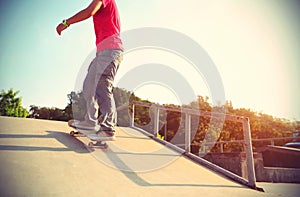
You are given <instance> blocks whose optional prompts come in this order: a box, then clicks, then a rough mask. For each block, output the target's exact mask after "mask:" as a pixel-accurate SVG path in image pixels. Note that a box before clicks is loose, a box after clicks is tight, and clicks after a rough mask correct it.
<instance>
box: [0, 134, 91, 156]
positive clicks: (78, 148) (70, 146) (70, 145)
mask: <svg viewBox="0 0 300 197" xmlns="http://www.w3.org/2000/svg"><path fill="white" fill-rule="evenodd" d="M46 132H47V133H48V134H47V135H26V134H0V139H1V138H2V139H3V138H12V139H37V138H40V139H46V138H52V139H56V140H57V141H59V142H60V143H61V144H63V145H65V146H66V147H65V148H56V147H35V146H18V145H0V150H12V151H58V152H63V151H73V152H77V153H89V151H88V150H87V149H86V147H85V145H84V144H83V143H82V142H81V141H80V140H78V139H77V138H75V137H72V136H70V135H69V134H67V133H62V132H59V131H46Z"/></svg>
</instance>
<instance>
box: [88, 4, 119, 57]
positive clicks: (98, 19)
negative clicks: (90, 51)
mask: <svg viewBox="0 0 300 197" xmlns="http://www.w3.org/2000/svg"><path fill="white" fill-rule="evenodd" d="M93 21H94V29H95V34H96V45H97V52H99V51H101V50H105V49H121V50H123V47H122V40H121V38H120V26H121V25H120V16H119V12H118V8H117V5H116V2H115V0H102V6H101V8H100V9H99V10H98V12H97V13H96V14H95V15H94V16H93Z"/></svg>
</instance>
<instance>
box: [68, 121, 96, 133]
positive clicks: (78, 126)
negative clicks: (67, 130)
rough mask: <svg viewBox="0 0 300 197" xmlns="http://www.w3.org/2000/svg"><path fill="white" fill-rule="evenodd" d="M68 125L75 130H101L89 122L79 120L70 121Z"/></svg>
mask: <svg viewBox="0 0 300 197" xmlns="http://www.w3.org/2000/svg"><path fill="white" fill-rule="evenodd" d="M68 125H69V126H70V127H73V128H75V129H82V130H94V131H97V130H98V129H99V125H96V126H95V125H91V124H89V123H88V122H87V121H79V120H69V122H68Z"/></svg>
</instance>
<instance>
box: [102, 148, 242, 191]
mask: <svg viewBox="0 0 300 197" xmlns="http://www.w3.org/2000/svg"><path fill="white" fill-rule="evenodd" d="M118 154H120V153H109V154H107V157H108V158H109V160H111V162H112V163H113V164H114V165H115V167H116V168H117V169H120V171H121V172H122V173H123V174H124V176H126V177H127V178H128V179H129V180H131V181H132V182H133V183H135V184H137V185H139V186H143V187H209V188H240V189H245V188H246V187H244V186H242V185H240V186H239V185H237V186H233V185H209V184H188V183H187V184H184V183H178V184H176V183H170V184H165V183H164V184H159V183H155V184H154V183H149V182H148V181H146V180H144V179H143V178H141V177H140V176H139V175H138V173H136V172H134V171H133V170H132V169H131V168H130V167H129V166H128V165H127V164H126V163H125V162H124V161H122V159H121V158H120V157H118ZM162 156H163V155H162ZM172 156H174V155H172ZM121 169H122V170H121Z"/></svg>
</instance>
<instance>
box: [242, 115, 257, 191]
mask: <svg viewBox="0 0 300 197" xmlns="http://www.w3.org/2000/svg"><path fill="white" fill-rule="evenodd" d="M243 130H244V137H245V151H246V162H247V171H248V180H249V186H250V187H252V188H256V177H255V168H254V159H253V150H252V142H251V131H250V122H249V119H248V118H245V119H244V120H243Z"/></svg>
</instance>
